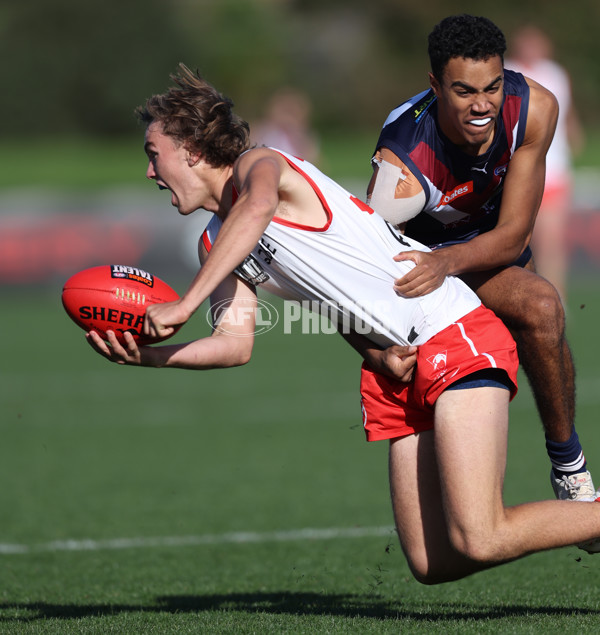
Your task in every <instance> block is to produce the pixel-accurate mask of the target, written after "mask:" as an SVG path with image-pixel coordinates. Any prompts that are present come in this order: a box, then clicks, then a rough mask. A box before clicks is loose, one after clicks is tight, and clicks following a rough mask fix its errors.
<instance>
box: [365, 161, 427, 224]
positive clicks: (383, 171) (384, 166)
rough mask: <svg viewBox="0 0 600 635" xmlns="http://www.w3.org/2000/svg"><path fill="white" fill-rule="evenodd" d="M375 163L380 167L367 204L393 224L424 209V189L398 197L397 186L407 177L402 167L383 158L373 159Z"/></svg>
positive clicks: (403, 221)
mask: <svg viewBox="0 0 600 635" xmlns="http://www.w3.org/2000/svg"><path fill="white" fill-rule="evenodd" d="M373 163H376V164H377V165H378V166H379V167H378V170H377V176H376V178H375V185H374V187H373V191H372V192H371V196H370V197H368V198H367V205H369V206H370V207H372V208H373V209H374V210H375V211H376V212H377V213H378V214H379V215H380V216H383V218H385V220H386V221H388V223H391V224H392V225H400V224H402V223H405V222H406V221H407V220H410V219H411V218H413V217H415V216H416V215H417V214H418V213H419V212H420V211H422V209H423V206H424V205H425V192H424V191H423V189H421V191H420V192H419V193H418V194H416V195H414V196H408V197H404V198H396V188H397V187H398V186H399V185H400V186H401V183H402V182H403V181H405V180H406V178H407V177H406V175H405V174H404V173H403V172H402V168H400V167H398V166H397V165H393V164H392V163H388V162H387V161H383V160H377V159H373Z"/></svg>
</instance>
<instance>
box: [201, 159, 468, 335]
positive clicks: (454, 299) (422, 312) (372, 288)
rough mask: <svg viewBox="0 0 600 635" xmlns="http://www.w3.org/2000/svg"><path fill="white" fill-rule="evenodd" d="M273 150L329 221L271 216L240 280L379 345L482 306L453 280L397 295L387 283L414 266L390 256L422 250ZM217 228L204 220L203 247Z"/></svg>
mask: <svg viewBox="0 0 600 635" xmlns="http://www.w3.org/2000/svg"><path fill="white" fill-rule="evenodd" d="M277 152H279V153H280V154H281V155H282V156H283V157H284V158H285V159H286V160H287V162H288V163H289V164H290V166H291V167H292V168H294V169H295V170H297V172H299V173H300V174H301V175H302V176H304V178H305V179H306V180H307V182H308V183H309V184H310V185H311V187H312V188H313V190H314V191H315V192H316V194H317V195H318V197H319V199H320V200H321V203H322V205H323V208H324V209H325V212H326V214H327V219H328V220H327V223H326V224H325V225H324V226H323V227H320V228H313V227H307V226H303V225H299V224H297V223H293V222H290V221H288V220H286V219H284V218H279V217H275V218H274V219H273V220H272V222H271V223H270V224H269V226H268V227H267V229H266V231H265V232H264V234H263V236H262V237H261V239H260V241H259V243H258V245H257V246H256V247H255V248H254V249H253V250H252V253H251V254H250V256H248V258H246V260H245V261H244V263H242V265H240V267H238V268H237V269H236V273H237V274H238V275H240V276H241V277H242V278H244V279H245V280H246V281H248V282H250V283H252V284H254V285H256V286H258V287H260V288H262V289H264V290H265V291H268V292H270V293H273V294H274V295H277V296H280V297H283V298H285V299H292V300H296V301H308V302H311V303H313V302H314V303H318V304H316V305H313V306H318V307H319V309H318V310H320V311H321V312H322V313H323V314H325V315H327V316H328V317H329V318H330V319H331V320H332V322H334V323H336V324H337V326H338V329H339V330H341V331H343V332H348V331H347V330H346V329H348V328H350V329H352V330H356V331H357V332H359V333H362V334H364V335H366V336H367V337H368V338H369V339H371V340H372V341H374V342H375V343H377V344H379V345H381V346H389V345H391V344H404V345H407V344H415V345H418V344H422V343H423V342H426V341H427V340H428V339H429V338H430V337H432V336H433V335H435V334H436V333H438V332H440V331H441V330H443V329H444V328H446V327H447V326H449V325H450V324H452V323H453V322H456V321H457V320H459V318H461V317H462V316H464V315H466V314H467V313H469V312H470V311H472V310H473V309H475V308H477V307H478V306H479V305H480V304H481V303H480V301H479V299H478V298H477V296H476V295H475V293H473V291H471V290H470V289H469V288H468V287H467V286H466V285H465V284H464V283H463V282H462V281H461V280H459V279H458V278H455V277H449V278H447V279H446V280H445V282H444V283H443V284H442V286H441V287H440V288H438V289H436V290H435V291H433V292H432V293H429V294H427V295H425V296H422V297H418V298H402V297H399V296H398V295H396V294H395V293H394V289H393V286H394V280H395V279H396V278H400V277H402V276H403V275H404V274H406V273H408V271H410V269H412V268H413V267H414V264H413V263H412V262H395V261H394V260H393V257H394V256H395V255H396V254H398V253H399V252H401V251H410V250H415V249H416V250H421V251H429V249H428V248H427V247H424V246H423V245H421V244H420V243H417V242H416V241H413V240H411V239H409V238H407V237H405V236H402V235H401V234H399V233H398V232H397V231H396V230H394V229H393V228H392V227H391V225H389V224H388V223H387V222H386V221H385V220H384V219H383V218H381V217H380V216H378V215H377V214H376V213H375V212H373V210H372V209H371V208H370V207H368V206H367V205H366V204H365V203H363V202H362V201H360V200H359V199H357V198H356V197H354V196H352V195H351V194H350V193H349V192H347V191H346V190H345V189H344V188H342V187H341V186H340V185H338V184H337V183H335V182H334V181H332V180H331V179H330V178H329V177H327V176H325V175H324V174H323V173H322V172H320V171H319V170H318V169H317V168H316V167H315V166H313V165H312V164H310V163H308V162H306V161H303V160H301V159H297V158H295V157H292V156H291V155H289V154H286V153H284V152H281V151H279V150H277ZM221 225H222V221H221V220H220V219H219V218H218V217H217V216H214V217H213V218H212V220H211V221H210V222H209V224H208V225H207V227H206V230H205V232H204V235H203V241H204V244H205V245H206V247H207V249H210V246H211V245H212V244H213V242H214V240H215V238H216V236H217V234H218V232H219V229H220V227H221Z"/></svg>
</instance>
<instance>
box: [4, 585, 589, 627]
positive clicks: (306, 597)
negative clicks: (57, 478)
mask: <svg viewBox="0 0 600 635" xmlns="http://www.w3.org/2000/svg"><path fill="white" fill-rule="evenodd" d="M210 611H232V612H233V611H235V612H246V613H271V614H274V615H316V616H319V615H321V616H337V617H349V618H360V617H364V618H372V619H380V620H388V619H394V620H396V619H411V620H416V621H442V622H443V621H448V622H450V621H456V620H482V621H485V620H490V619H500V618H514V617H529V618H531V617H543V616H554V617H556V616H561V615H564V616H570V615H573V614H574V613H576V614H577V615H598V616H600V610H593V609H573V607H556V606H538V607H535V606H494V605H491V606H481V607H469V606H468V605H466V604H464V603H463V604H459V603H457V604H453V603H447V602H444V603H440V604H439V605H438V606H437V607H436V606H431V605H430V608H429V610H427V609H425V608H424V607H423V606H418V607H414V608H409V607H406V606H404V607H403V606H402V605H401V604H399V603H396V602H393V601H389V600H384V599H378V598H374V597H365V596H363V595H353V594H337V595H321V594H318V593H293V592H289V591H282V592H281V593H275V592H274V593H230V594H224V595H205V596H194V595H190V596H177V595H175V596H162V597H158V598H156V602H155V603H154V604H151V605H143V604H140V605H135V604H131V605H128V604H90V605H85V604H51V603H46V602H24V603H18V602H15V603H10V602H4V603H0V623H2V622H4V623H10V622H34V621H36V620H41V619H49V618H53V619H64V620H69V619H81V618H85V617H109V616H114V615H120V614H123V613H132V614H133V613H157V614H158V613H202V612H210ZM10 613H13V615H9V614H10Z"/></svg>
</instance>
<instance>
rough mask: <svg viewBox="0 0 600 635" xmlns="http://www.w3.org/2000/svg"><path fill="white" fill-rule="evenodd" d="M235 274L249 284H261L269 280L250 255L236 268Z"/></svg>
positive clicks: (267, 275)
mask: <svg viewBox="0 0 600 635" xmlns="http://www.w3.org/2000/svg"><path fill="white" fill-rule="evenodd" d="M235 273H236V274H237V275H238V276H240V278H243V279H244V280H246V282H249V283H250V284H254V285H257V284H262V283H263V282H266V281H267V280H268V279H269V274H268V273H266V271H265V270H264V269H263V268H262V267H261V265H260V263H259V262H258V260H257V259H256V258H255V257H254V256H253V255H252V254H250V255H249V256H248V257H247V258H246V259H245V260H244V262H242V264H241V265H240V266H239V267H237V268H236V270H235Z"/></svg>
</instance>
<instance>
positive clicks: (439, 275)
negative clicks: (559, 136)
mask: <svg viewBox="0 0 600 635" xmlns="http://www.w3.org/2000/svg"><path fill="white" fill-rule="evenodd" d="M527 81H528V83H530V88H531V91H530V101H529V112H528V116H527V128H526V130H525V138H524V141H523V144H522V145H521V146H520V147H519V148H518V149H517V150H516V151H515V153H514V155H513V157H512V159H511V160H510V163H509V167H508V171H507V174H506V177H505V181H504V188H503V193H502V203H501V206H500V212H499V217H498V223H497V224H496V227H494V229H492V230H490V231H489V232H486V233H484V234H480V235H479V236H476V237H475V238H473V239H472V240H470V241H469V242H467V243H462V244H459V245H451V246H449V247H444V248H443V249H437V250H435V251H433V252H430V253H422V252H406V253H404V254H399V255H398V256H396V260H398V261H401V260H412V261H413V262H415V264H416V265H417V266H416V267H415V268H414V269H412V271H410V272H409V273H408V274H407V275H405V276H404V277H403V278H401V279H400V280H398V281H397V282H396V286H395V289H396V292H397V293H399V294H400V295H403V296H405V297H416V296H419V295H424V294H425V293H429V292H430V291H432V290H433V289H436V288H437V287H439V286H440V284H441V283H442V282H443V279H444V277H445V276H448V275H459V274H461V273H467V272H472V271H488V270H491V269H495V268H497V267H502V266H506V265H510V264H511V263H513V262H514V261H515V260H516V259H517V258H518V257H519V256H520V255H521V254H522V253H523V250H524V249H525V248H526V247H527V245H528V244H529V241H530V239H531V234H532V233H533V226H534V223H535V218H536V215H537V212H538V209H539V206H540V202H541V200H542V195H543V192H544V180H545V173H546V152H547V151H548V148H549V146H550V143H551V141H552V137H553V136H554V130H555V128H556V120H557V117H558V104H557V102H556V99H555V97H554V96H553V95H552V93H550V92H549V91H547V90H546V89H545V88H543V87H542V86H540V85H539V84H536V83H535V82H533V81H531V80H527Z"/></svg>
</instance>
